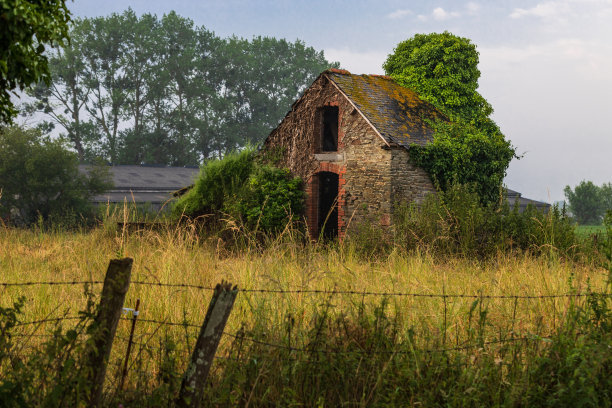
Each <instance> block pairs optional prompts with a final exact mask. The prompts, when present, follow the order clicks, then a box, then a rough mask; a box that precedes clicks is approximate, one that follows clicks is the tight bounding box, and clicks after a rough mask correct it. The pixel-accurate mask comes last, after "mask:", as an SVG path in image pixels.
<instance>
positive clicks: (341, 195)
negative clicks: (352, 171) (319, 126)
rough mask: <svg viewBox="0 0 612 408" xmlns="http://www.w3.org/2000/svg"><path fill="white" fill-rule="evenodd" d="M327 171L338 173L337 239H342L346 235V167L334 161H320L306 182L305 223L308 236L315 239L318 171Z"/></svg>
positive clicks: (316, 236)
mask: <svg viewBox="0 0 612 408" xmlns="http://www.w3.org/2000/svg"><path fill="white" fill-rule="evenodd" d="M323 171H327V172H330V173H335V174H337V175H338V204H337V206H338V239H340V240H342V239H344V237H345V235H346V218H345V215H346V211H345V207H346V200H345V189H344V185H345V184H346V179H345V175H346V167H345V166H341V165H338V164H335V163H329V162H321V163H320V164H319V168H318V169H317V171H316V172H315V173H314V174H313V175H312V176H311V177H310V178H309V179H308V181H307V182H306V188H305V192H306V225H307V226H308V231H309V232H310V238H311V239H313V240H316V239H317V238H318V237H319V232H320V231H319V226H318V225H317V224H318V220H319V214H318V210H319V177H318V175H319V173H321V172H323Z"/></svg>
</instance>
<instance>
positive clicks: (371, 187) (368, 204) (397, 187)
mask: <svg viewBox="0 0 612 408" xmlns="http://www.w3.org/2000/svg"><path fill="white" fill-rule="evenodd" d="M438 118H443V115H442V113H440V112H439V111H438V110H437V109H436V108H435V107H434V106H433V105H431V104H429V103H428V102H425V101H423V100H422V99H420V98H419V96H418V95H417V94H416V93H415V92H413V91H412V90H410V89H408V88H404V87H402V86H400V85H398V84H396V83H395V82H394V81H393V80H392V79H391V78H389V77H386V76H380V75H353V74H351V73H349V72H348V71H344V70H338V69H331V70H328V71H325V72H323V73H322V74H321V75H320V76H319V77H318V78H317V79H316V80H315V81H314V83H313V84H312V85H311V86H310V87H309V88H308V89H307V90H306V91H305V92H304V94H303V95H302V97H301V98H300V99H298V100H297V101H296V102H295V103H294V104H293V106H292V107H291V110H290V112H289V113H288V114H287V115H286V117H285V118H284V119H283V121H282V122H281V123H280V124H279V125H278V127H277V128H276V129H274V130H273V131H272V133H271V134H270V135H269V136H268V138H267V139H266V141H265V144H264V148H265V149H267V150H275V151H277V152H278V154H280V155H281V156H282V159H281V163H282V164H283V165H284V166H286V167H288V168H289V169H290V170H291V172H292V173H294V174H295V175H297V176H300V177H301V178H302V179H303V180H304V181H305V183H306V194H307V200H306V220H307V223H308V228H309V231H310V233H311V235H312V237H317V236H319V234H320V233H321V232H322V230H323V227H324V231H323V233H324V235H326V236H339V237H343V236H344V235H345V234H346V231H347V228H348V227H349V226H350V224H351V223H358V222H362V221H374V222H378V223H380V224H381V225H389V224H390V222H391V214H393V211H394V207H395V206H396V205H398V204H399V203H402V202H403V203H405V202H413V201H415V202H419V201H421V200H422V199H423V198H424V197H425V196H426V195H427V194H428V193H430V192H432V191H434V186H433V184H432V182H431V179H430V178H429V176H428V175H427V173H426V172H425V171H424V170H423V169H421V168H419V167H417V166H415V165H414V164H413V163H412V162H411V160H410V153H409V152H410V146H411V145H413V144H417V145H424V144H426V143H428V142H429V141H431V140H432V138H433V131H432V130H431V129H430V128H429V127H428V126H427V121H428V120H435V119H438Z"/></svg>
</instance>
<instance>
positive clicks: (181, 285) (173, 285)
mask: <svg viewBox="0 0 612 408" xmlns="http://www.w3.org/2000/svg"><path fill="white" fill-rule="evenodd" d="M102 283H104V281H39V282H33V281H32V282H0V286H4V287H17V286H34V285H83V284H102ZM131 284H134V285H141V286H157V287H171V288H185V289H198V290H209V291H213V290H215V288H214V287H211V286H205V285H196V284H190V283H163V282H146V281H132V282H131ZM237 290H238V292H243V293H261V294H265V293H271V294H314V295H357V296H397V297H414V298H444V299H448V298H458V299H460V298H464V299H551V298H579V297H587V296H603V297H612V294H611V293H603V292H588V293H561V294H552V295H487V294H462V293H457V294H452V293H446V294H439V293H415V292H401V291H395V292H383V291H360V290H336V289H264V288H244V289H240V288H239V289H237Z"/></svg>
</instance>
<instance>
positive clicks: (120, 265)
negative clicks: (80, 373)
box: [85, 258, 133, 407]
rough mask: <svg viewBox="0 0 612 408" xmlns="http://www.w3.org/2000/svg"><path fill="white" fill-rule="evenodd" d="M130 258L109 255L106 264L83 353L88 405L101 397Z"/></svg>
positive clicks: (123, 295)
mask: <svg viewBox="0 0 612 408" xmlns="http://www.w3.org/2000/svg"><path fill="white" fill-rule="evenodd" d="M132 262H133V260H132V259H131V258H124V259H112V260H111V261H110V263H109V264H108V269H107V271H106V277H105V278H104V287H103V288H102V296H101V298H100V306H99V310H98V314H97V315H96V317H95V319H94V322H93V327H94V332H93V334H92V340H93V341H92V344H91V346H90V348H89V350H88V352H87V353H86V355H85V367H87V372H86V373H87V374H86V375H87V377H88V382H89V384H91V389H90V391H89V398H88V406H89V407H98V406H99V405H100V398H101V397H102V388H103V386H104V377H105V375H106V365H107V363H108V358H109V356H110V352H111V348H112V346H113V339H114V338H115V332H116V331H117V324H118V323H119V318H120V317H121V311H122V309H123V301H124V300H125V294H126V293H127V291H128V288H129V287H130V276H131V273H132Z"/></svg>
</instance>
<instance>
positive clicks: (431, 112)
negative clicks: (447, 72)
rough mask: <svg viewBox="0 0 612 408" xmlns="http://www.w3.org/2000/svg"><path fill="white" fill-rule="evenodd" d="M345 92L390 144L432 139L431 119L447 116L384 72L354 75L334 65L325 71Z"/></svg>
mask: <svg viewBox="0 0 612 408" xmlns="http://www.w3.org/2000/svg"><path fill="white" fill-rule="evenodd" d="M323 74H324V75H326V76H327V78H329V79H330V80H331V81H332V82H333V83H334V84H335V85H336V86H337V87H338V89H339V90H340V91H341V92H342V93H343V94H344V95H346V97H347V98H348V99H349V100H350V101H351V102H352V103H353V105H354V106H355V107H356V108H357V109H358V110H359V111H360V112H361V113H362V114H363V116H364V117H365V118H366V119H367V120H368V121H369V122H370V124H371V125H372V126H373V127H374V128H375V129H376V130H377V131H378V133H379V134H380V135H381V136H382V137H383V138H384V139H385V141H386V142H387V143H388V144H396V145H400V146H404V147H406V148H408V147H410V145H412V144H416V145H419V146H424V145H426V144H427V143H429V142H430V141H432V140H433V134H434V132H433V130H432V129H431V127H430V126H429V125H428V122H429V121H435V120H436V119H443V120H447V118H446V117H445V116H444V115H443V114H442V113H441V112H440V111H439V110H438V109H436V108H435V107H434V106H433V105H432V104H430V103H429V102H427V101H424V100H423V99H421V98H420V97H419V96H418V95H417V94H416V92H414V91H413V90H411V89H409V88H406V87H403V86H401V85H399V84H398V83H396V82H395V81H394V80H393V79H391V78H390V77H388V76H383V75H355V74H351V73H350V72H348V71H345V70H339V69H331V70H328V71H325V72H324V73H323Z"/></svg>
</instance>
